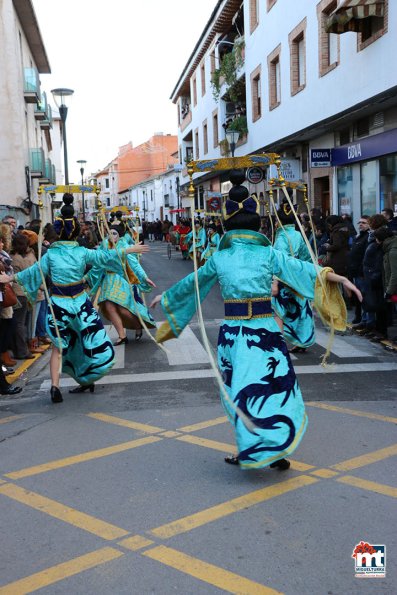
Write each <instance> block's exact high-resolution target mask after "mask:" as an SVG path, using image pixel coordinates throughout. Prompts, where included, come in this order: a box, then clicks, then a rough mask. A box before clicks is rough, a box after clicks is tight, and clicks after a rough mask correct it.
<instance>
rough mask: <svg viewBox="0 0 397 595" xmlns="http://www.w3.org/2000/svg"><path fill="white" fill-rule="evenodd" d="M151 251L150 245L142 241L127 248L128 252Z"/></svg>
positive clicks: (142, 252)
mask: <svg viewBox="0 0 397 595" xmlns="http://www.w3.org/2000/svg"><path fill="white" fill-rule="evenodd" d="M149 251H150V248H149V246H147V245H145V244H142V242H139V244H135V246H129V247H128V248H127V249H126V253H127V254H144V253H145V252H149Z"/></svg>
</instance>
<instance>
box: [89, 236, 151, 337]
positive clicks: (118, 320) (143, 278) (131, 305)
mask: <svg viewBox="0 0 397 595" xmlns="http://www.w3.org/2000/svg"><path fill="white" fill-rule="evenodd" d="M130 241H131V236H129V235H128V234H127V233H125V228H124V227H123V226H120V225H114V226H112V227H111V228H110V236H109V238H105V239H104V240H103V241H102V243H101V246H100V248H99V252H101V253H110V254H111V253H112V251H113V250H112V249H113V248H114V247H116V249H117V250H118V251H119V250H123V249H125V248H127V247H128V246H129V245H130ZM123 265H124V266H125V267H126V272H127V275H128V280H127V278H126V276H125V274H124V269H123ZM85 280H86V281H87V283H88V285H89V286H90V297H91V299H93V298H94V297H95V295H96V294H97V292H98V291H99V297H98V304H99V309H100V312H101V314H103V316H104V317H105V318H107V319H108V320H110V321H111V322H112V324H113V325H114V327H115V329H116V331H117V332H118V335H119V338H118V340H117V341H116V342H115V343H114V345H115V346H117V345H122V344H123V343H128V338H127V334H126V331H125V329H126V328H128V329H135V333H136V334H135V338H136V339H140V338H141V337H142V323H141V321H142V320H143V321H144V322H145V324H146V326H148V327H149V328H153V327H154V326H156V323H155V322H154V320H153V318H152V316H151V314H150V313H149V311H148V309H147V307H146V305H145V303H144V302H143V300H142V296H141V292H149V291H152V288H153V287H156V286H155V284H154V283H153V281H151V280H150V279H149V277H148V276H147V275H146V273H145V271H144V270H143V268H142V267H141V265H140V264H139V261H138V257H137V256H136V255H135V254H128V256H125V257H123V259H121V258H120V260H119V262H118V266H117V267H116V268H115V269H113V270H112V269H107V270H105V269H104V268H103V267H102V266H100V265H99V266H94V267H93V268H92V269H91V270H90V272H89V273H88V274H87V275H86V277H85ZM130 286H131V287H130Z"/></svg>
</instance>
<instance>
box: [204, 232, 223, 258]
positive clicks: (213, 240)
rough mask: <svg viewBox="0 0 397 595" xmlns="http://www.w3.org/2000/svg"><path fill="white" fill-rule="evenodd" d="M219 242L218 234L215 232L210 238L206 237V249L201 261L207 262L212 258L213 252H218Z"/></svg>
mask: <svg viewBox="0 0 397 595" xmlns="http://www.w3.org/2000/svg"><path fill="white" fill-rule="evenodd" d="M220 241H221V238H220V237H219V233H216V232H215V233H214V234H212V236H211V237H210V236H209V235H208V243H207V247H206V249H205V250H204V252H203V253H202V255H201V258H202V259H203V260H208V259H209V258H211V256H213V254H215V252H216V251H217V250H218V247H219V243H220Z"/></svg>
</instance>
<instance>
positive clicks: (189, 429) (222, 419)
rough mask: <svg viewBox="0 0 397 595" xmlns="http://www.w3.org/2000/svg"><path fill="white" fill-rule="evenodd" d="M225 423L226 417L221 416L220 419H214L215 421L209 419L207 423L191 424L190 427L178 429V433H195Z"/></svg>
mask: <svg viewBox="0 0 397 595" xmlns="http://www.w3.org/2000/svg"><path fill="white" fill-rule="evenodd" d="M226 422H227V417H226V416H225V415H223V416H222V417H216V418H215V419H209V420H207V421H202V422H201V423H198V424H193V425H192V426H184V427H183V428H178V431H179V432H197V431H198V430H204V429H205V428H211V427H212V426H219V425H220V424H224V423H226Z"/></svg>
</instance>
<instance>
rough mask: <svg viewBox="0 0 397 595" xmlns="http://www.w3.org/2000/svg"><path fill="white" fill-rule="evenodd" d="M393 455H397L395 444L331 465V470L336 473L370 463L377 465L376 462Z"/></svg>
mask: <svg viewBox="0 0 397 595" xmlns="http://www.w3.org/2000/svg"><path fill="white" fill-rule="evenodd" d="M393 455H397V444H393V445H392V446H387V447H386V448H381V449H380V450H375V451H374V452H369V453H368V454H366V455H361V456H359V457H354V458H353V459H348V460H347V461H342V463H337V464H336V465H331V469H336V470H337V471H350V470H351V469H358V468H359V467H365V466H366V465H371V463H377V462H378V461H382V460H383V459H387V458H388V457H392V456H393Z"/></svg>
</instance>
